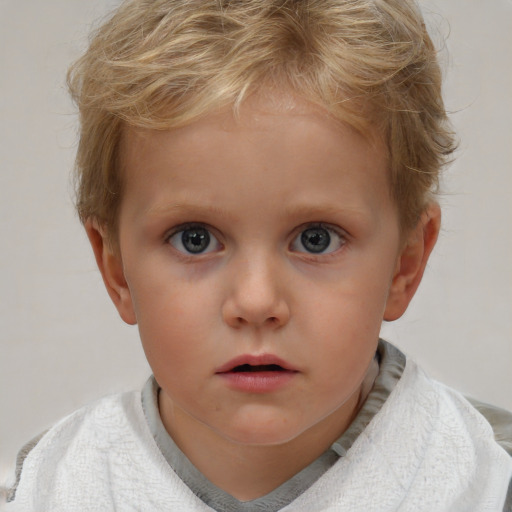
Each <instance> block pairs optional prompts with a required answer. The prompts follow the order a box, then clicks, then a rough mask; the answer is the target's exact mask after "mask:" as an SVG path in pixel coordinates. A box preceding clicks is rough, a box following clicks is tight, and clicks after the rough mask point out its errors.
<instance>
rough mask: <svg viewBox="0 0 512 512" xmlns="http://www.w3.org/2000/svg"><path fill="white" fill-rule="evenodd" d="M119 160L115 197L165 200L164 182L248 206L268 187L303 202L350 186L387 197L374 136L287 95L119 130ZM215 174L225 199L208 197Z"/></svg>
mask: <svg viewBox="0 0 512 512" xmlns="http://www.w3.org/2000/svg"><path fill="white" fill-rule="evenodd" d="M121 163H122V167H121V169H122V171H121V172H122V181H123V184H124V194H123V196H125V195H126V193H128V195H130V194H131V193H132V192H134V191H135V190H137V194H138V196H139V197H140V199H141V200H142V197H141V194H142V190H143V189H144V190H145V191H148V193H149V192H150V191H151V201H152V203H158V202H161V203H162V204H163V203H165V202H166V201H168V199H169V197H168V194H167V195H166V193H165V192H164V188H165V187H162V183H163V182H164V181H165V182H168V183H172V189H173V193H175V194H179V192H180V191H183V194H184V195H186V194H187V190H191V187H196V189H197V190H200V192H196V193H195V194H196V197H197V198H198V199H199V196H201V197H202V198H207V199H208V201H210V202H212V203H213V202H214V201H215V200H222V201H223V202H229V200H230V199H231V198H232V197H233V196H236V197H237V198H238V199H240V198H243V199H244V201H245V204H250V203H251V201H252V200H254V201H257V200H258V193H257V191H258V190H261V189H262V188H263V187H264V186H266V187H267V188H268V189H269V191H268V193H271V192H272V191H273V190H276V189H277V188H279V187H280V188H281V189H282V191H283V193H284V192H286V193H287V194H288V196H290V197H288V199H289V200H290V201H291V200H292V199H293V200H296V201H297V202H301V201H303V202H307V200H309V201H310V202H311V203H314V202H315V200H317V201H321V197H320V196H321V195H322V193H323V190H324V188H326V189H328V188H330V187H333V186H335V187H338V188H339V189H340V190H339V198H340V201H343V202H344V203H345V204H348V205H350V204H351V203H354V204H355V203H356V202H357V201H356V197H355V194H354V193H355V192H356V190H363V189H368V190H366V191H364V192H371V191H372V190H373V189H376V190H378V191H379V192H380V191H382V190H384V191H385V193H384V194H375V196H376V197H375V198H374V199H379V201H373V203H374V207H376V208H377V207H378V203H379V202H380V200H386V199H387V196H388V195H389V194H388V192H389V186H388V159H387V151H386V148H385V145H384V144H383V142H382V141H381V139H380V137H379V134H378V133H373V132H372V133H368V134H365V136H363V135H361V134H360V133H358V132H357V131H356V130H355V129H353V128H352V127H350V126H348V125H347V124H345V123H342V122H340V121H338V120H336V119H334V118H333V117H331V116H329V115H328V114H327V113H326V112H325V111H324V110H323V109H321V108H320V107H318V106H316V105H313V104H311V103H310V102H307V101H306V100H303V99H301V98H297V97H296V96H293V95H290V94H272V95H269V94H266V95H260V96H255V97H252V98H251V99H249V100H247V101H246V102H245V103H244V104H242V105H241V106H240V108H239V109H238V110H236V111H234V110H233V109H232V108H226V109H219V111H217V112H212V113H210V114H208V115H206V116H204V117H202V118H201V119H199V120H198V121H195V122H193V123H191V124H188V125H186V126H182V127H179V128H174V129H172V130H162V131H156V130H148V129H137V128H129V129H126V130H125V133H124V137H123V142H122V146H121ZM340 176H342V177H343V179H339V178H340ZM221 180H224V184H225V185H226V183H227V184H228V186H229V192H230V194H229V197H228V198H227V199H226V197H224V196H222V197H220V194H217V197H214V196H215V193H216V192H218V188H216V187H215V186H213V185H214V184H216V183H218V182H219V181H221ZM283 184H286V185H287V186H286V188H285V187H283ZM341 189H343V190H341ZM317 192H318V196H319V197H318V198H317V199H315V194H316V193H317ZM367 195H368V197H367V199H368V201H370V197H371V195H372V194H367ZM377 196H378V197H377ZM381 196H382V197H381ZM308 198H309V199H308ZM125 199H126V197H123V201H124V200H125ZM173 200H176V198H173ZM237 206H238V205H237Z"/></svg>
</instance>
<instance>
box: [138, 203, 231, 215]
mask: <svg viewBox="0 0 512 512" xmlns="http://www.w3.org/2000/svg"><path fill="white" fill-rule="evenodd" d="M173 213H180V214H187V213H188V214H190V215H197V216H199V217H209V216H216V217H223V218H226V219H231V218H233V215H232V214H230V213H229V212H228V211H226V210H225V209H223V208H221V207H219V206H216V205H207V206H205V205H202V204H193V203H187V202H182V203H181V202H180V203H174V204H165V205H156V206H152V207H150V208H148V209H147V210H146V211H145V212H144V214H145V215H149V216H151V217H153V216H155V217H160V216H165V215H169V214H173Z"/></svg>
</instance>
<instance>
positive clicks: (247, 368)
mask: <svg viewBox="0 0 512 512" xmlns="http://www.w3.org/2000/svg"><path fill="white" fill-rule="evenodd" d="M231 371H232V372H233V373H245V372H247V373H260V372H286V371H289V370H286V369H285V368H283V367H282V366H279V365H278V364H257V365H251V364H240V365H238V366H235V367H234V368H233V369H232V370H231Z"/></svg>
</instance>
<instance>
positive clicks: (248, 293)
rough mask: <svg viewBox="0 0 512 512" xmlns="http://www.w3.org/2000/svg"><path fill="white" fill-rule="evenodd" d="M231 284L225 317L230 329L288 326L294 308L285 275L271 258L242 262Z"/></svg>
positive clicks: (233, 270) (231, 279)
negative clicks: (289, 297) (287, 289)
mask: <svg viewBox="0 0 512 512" xmlns="http://www.w3.org/2000/svg"><path fill="white" fill-rule="evenodd" d="M229 282H230V286H229V291H228V296H227V297H226V300H225V301H224V304H223V310H222V314H223V318H224V321H225V322H226V323H227V324H228V325H229V326H230V327H234V328H242V327H247V326H252V327H264V326H265V327H269V328H273V329H277V328H279V327H282V326H284V325H286V324H287V323H288V321H289V319H290V309H289V304H288V301H287V300H286V298H285V293H284V292H285V290H284V288H285V283H284V279H283V275H282V272H280V271H279V269H278V268H276V265H275V264H273V263H272V261H271V258H269V257H253V258H251V259H247V258H246V259H242V260H241V261H239V262H237V263H236V264H234V265H233V268H232V269H231V273H230V276H229Z"/></svg>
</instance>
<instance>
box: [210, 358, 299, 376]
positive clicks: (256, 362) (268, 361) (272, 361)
mask: <svg viewBox="0 0 512 512" xmlns="http://www.w3.org/2000/svg"><path fill="white" fill-rule="evenodd" d="M245 364H247V365H250V366H263V365H276V366H280V367H281V368H283V369H284V370H288V371H298V370H297V369H296V368H294V367H293V366H292V365H291V364H289V363H287V362H286V361H285V360H284V359H281V358H280V357H277V356H275V355H274V354H244V355H241V356H238V357H235V358H233V359H231V360H230V361H228V362H227V363H225V364H223V365H222V366H220V367H219V368H217V369H216V370H215V373H226V372H230V371H232V370H233V369H234V368H236V367H237V366H242V365H245Z"/></svg>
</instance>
